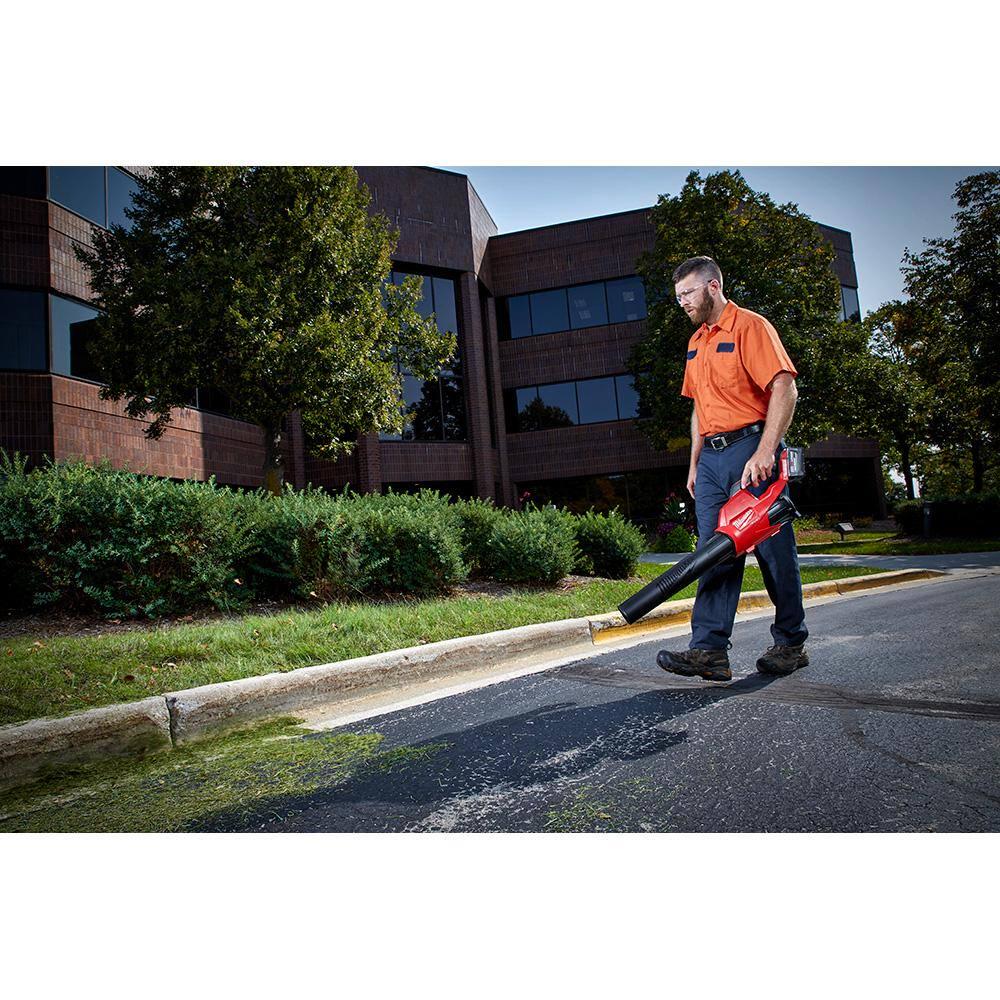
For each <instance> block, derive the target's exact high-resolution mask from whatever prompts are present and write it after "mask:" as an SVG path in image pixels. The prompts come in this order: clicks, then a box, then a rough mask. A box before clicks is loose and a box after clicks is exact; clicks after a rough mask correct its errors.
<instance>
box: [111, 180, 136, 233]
mask: <svg viewBox="0 0 1000 1000" xmlns="http://www.w3.org/2000/svg"><path fill="white" fill-rule="evenodd" d="M138 190H139V184H138V182H137V181H136V180H135V178H133V177H129V175H128V174H126V173H125V172H124V171H122V170H118V169H116V168H115V167H108V228H110V227H111V226H124V228H125V229H131V228H132V222H131V220H130V219H128V218H127V217H126V215H125V209H126V208H131V207H132V198H133V196H134V195H135V193H136V191H138Z"/></svg>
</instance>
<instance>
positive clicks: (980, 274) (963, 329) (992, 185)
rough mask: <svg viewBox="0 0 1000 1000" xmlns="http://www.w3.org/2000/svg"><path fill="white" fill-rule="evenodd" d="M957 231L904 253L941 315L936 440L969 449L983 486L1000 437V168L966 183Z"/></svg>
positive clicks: (934, 343) (933, 340)
mask: <svg viewBox="0 0 1000 1000" xmlns="http://www.w3.org/2000/svg"><path fill="white" fill-rule="evenodd" d="M953 198H954V199H955V201H956V203H957V204H958V211H957V212H956V213H955V215H954V216H953V218H954V220H955V232H954V234H953V235H952V236H950V237H948V238H943V239H927V240H924V249H923V250H922V251H921V252H920V253H917V254H914V253H911V252H910V251H909V250H907V251H906V252H905V253H904V255H903V267H902V271H903V276H904V281H905V288H906V292H907V294H908V295H909V296H910V297H911V299H912V300H914V301H915V302H916V303H918V304H919V305H920V307H921V308H922V309H924V310H926V311H928V312H932V313H934V314H936V315H937V316H938V317H939V318H940V324H939V327H938V328H937V331H936V333H935V335H934V336H930V337H928V339H927V340H926V341H925V342H924V343H923V344H922V345H921V346H922V351H923V355H924V364H925V365H926V366H927V368H928V369H931V368H933V372H934V373H933V381H934V385H935V394H936V397H937V399H938V407H937V418H936V420H935V425H934V428H933V432H934V433H933V438H934V441H933V443H935V444H937V445H939V446H941V447H945V448H947V447H958V448H967V449H968V452H969V458H970V460H971V463H972V476H973V489H974V490H976V491H978V490H981V489H982V488H983V482H984V478H985V474H986V472H987V470H988V468H989V467H990V466H991V465H992V464H995V462H996V442H997V440H998V436H1000V344H998V338H997V335H996V334H997V330H998V329H1000V171H996V170H991V171H985V172H984V173H980V174H973V175H972V176H970V177H966V178H965V179H964V180H962V181H959V183H958V184H957V185H956V186H955V191H954V194H953Z"/></svg>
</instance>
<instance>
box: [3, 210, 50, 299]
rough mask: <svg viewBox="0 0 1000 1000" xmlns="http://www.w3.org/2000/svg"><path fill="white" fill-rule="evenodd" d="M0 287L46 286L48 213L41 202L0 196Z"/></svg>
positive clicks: (47, 278)
mask: <svg viewBox="0 0 1000 1000" xmlns="http://www.w3.org/2000/svg"><path fill="white" fill-rule="evenodd" d="M0 285H14V286H17V287H20V288H31V289H36V290H44V289H46V288H48V285H49V228H48V210H47V206H46V204H45V202H44V201H35V200H32V199H30V198H16V197H14V196H13V195H8V194H0Z"/></svg>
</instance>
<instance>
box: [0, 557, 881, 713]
mask: <svg viewBox="0 0 1000 1000" xmlns="http://www.w3.org/2000/svg"><path fill="white" fill-rule="evenodd" d="M666 568H667V567H666V566H664V565H657V564H654V563H640V564H639V569H638V575H637V577H635V578H633V579H632V580H601V579H595V580H594V581H593V582H592V583H585V584H583V585H581V586H579V587H576V588H575V589H573V590H569V591H560V590H558V589H538V588H521V589H518V590H516V591H515V592H514V593H512V594H511V595H509V596H506V597H499V598H495V597H451V598H440V599H436V600H422V601H416V600H414V601H396V602H392V603H383V604H376V603H364V602H356V603H331V604H327V605H324V606H323V607H322V608H318V609H316V610H313V611H295V612H285V613H282V614H277V615H263V616H262V615H255V616H251V615H247V616H243V617H234V618H232V619H228V620H222V621H213V622H211V623H206V624H191V625H174V624H171V625H170V626H160V627H152V628H149V629H144V630H136V631H131V632H118V633H113V634H107V635H97V636H67V637H51V638H45V639H32V638H30V637H19V638H17V639H7V640H2V641H0V724H6V723H11V722H19V721H22V720H24V719H34V718H41V717H44V716H59V715H67V714H69V713H70V712H73V711H77V710H80V709H87V708H96V707H98V706H100V705H109V704H115V703H118V702H127V701H137V700H139V699H141V698H148V697H150V696H151V695H155V694H163V693H166V692H168V691H181V690H184V689H185V688H190V687H198V686H200V685H202V684H214V683H216V682H218V681H227V680H236V679H237V678H241V677H256V676H259V675H261V674H267V673H273V672H276V671H288V670H294V669H296V668H298V667H305V666H312V665H315V664H319V663H333V662H336V661H338V660H347V659H351V658H353V657H356V656H367V655H370V654H372V653H382V652H387V651H389V650H393V649H402V648H405V647H407V646H417V645H421V644H423V643H428V642H438V641H440V640H442V639H453V638H456V637H459V636H466V635H476V634H478V633H482V632H492V631H495V630H498V629H507V628H515V627H517V626H519V625H531V624H535V623H537V622H548V621H557V620H560V619H565V618H579V617H583V616H585V615H593V614H602V613H604V612H607V611H613V610H614V609H615V608H616V607H617V606H618V605H619V604H620V603H621V602H622V601H623V600H625V598H626V597H629V596H631V595H632V594H633V593H635V591H636V590H637V589H638V587H639V586H641V584H643V583H645V582H647V581H648V580H652V579H653V578H654V577H656V576H658V575H659V574H660V573H662V572H663V571H664V570H665V569H666ZM875 572H879V571H878V570H877V569H874V568H867V567H865V568H862V567H855V566H851V567H834V566H817V567H803V568H802V581H803V583H814V582H816V581H819V580H833V579H838V578H841V577H845V576H856V575H860V574H863V573H875ZM743 589H744V590H761V589H763V581H762V579H761V575H760V570H759V569H758V568H757V567H756V566H755V565H754V566H750V565H748V566H747V568H746V572H745V574H744V578H743ZM694 592H695V585H694V584H692V585H691V586H690V587H688V588H686V589H685V590H684V591H682V592H681V593H680V594H678V595H677V596H676V597H675V598H674V600H681V599H682V598H685V597H692V596H693V595H694Z"/></svg>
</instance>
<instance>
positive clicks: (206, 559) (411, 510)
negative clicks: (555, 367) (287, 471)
mask: <svg viewBox="0 0 1000 1000" xmlns="http://www.w3.org/2000/svg"><path fill="white" fill-rule="evenodd" d="M642 549H643V539H642V535H641V534H640V532H639V531H638V530H637V529H636V528H635V527H633V526H632V525H631V524H630V523H628V522H627V521H625V519H624V518H622V517H621V516H620V515H619V514H618V513H617V512H615V513H612V514H609V515H599V514H593V513H590V514H585V515H582V516H577V515H573V514H570V513H568V512H566V511H562V510H555V509H551V508H544V509H529V510H526V511H522V512H514V511H508V510H506V509H504V508H498V507H495V506H494V505H493V504H492V503H491V502H488V501H483V500H478V499H477V500H468V501H457V502H451V501H450V498H449V497H448V496H447V495H442V494H440V493H437V492H435V491H427V490H425V491H422V492H421V493H418V494H413V495H411V494H398V493H389V494H386V495H372V494H365V495H358V494H354V493H350V492H344V493H342V494H338V495H332V494H329V493H326V492H324V491H322V490H316V489H306V490H302V491H296V490H293V489H291V488H288V489H286V491H285V492H284V493H282V494H281V495H280V496H271V495H269V494H266V493H261V492H253V493H251V492H243V491H239V490H234V489H230V488H227V487H220V486H218V485H216V484H215V483H214V482H212V481H210V482H207V483H199V482H172V481H170V480H164V479H155V478H150V477H143V476H138V475H135V474H133V473H129V472H123V471H121V470H116V469H113V468H111V467H110V466H109V465H101V466H97V467H94V466H88V465H86V464H83V463H60V464H55V465H49V466H47V467H45V468H40V469H35V470H32V471H31V472H28V471H27V470H26V468H25V464H24V462H23V461H22V460H21V459H19V458H18V457H16V456H15V458H14V459H9V458H8V457H7V456H6V455H4V456H3V457H2V461H0V603H2V604H3V606H4V607H8V608H12V607H29V606H44V605H53V604H60V605H66V606H75V607H83V608H90V609H97V610H99V611H102V612H104V613H106V614H108V615H114V616H140V615H144V616H150V617H152V616H156V615H162V614H169V613H177V612H179V611H186V610H190V609H193V608H197V607H200V606H211V607H214V608H218V609H222V610H235V609H238V608H240V607H243V606H245V605H246V604H247V603H249V602H250V601H252V600H255V599H260V598H264V597H285V598H307V597H317V598H321V599H329V598H332V597H358V598H361V597H369V596H376V595H382V594H412V595H417V596H426V595H431V594H435V593H442V592H444V591H446V590H447V589H448V588H450V587H451V586H453V585H454V584H456V583H459V582H461V581H462V580H464V579H465V578H466V577H467V576H468V574H469V573H470V572H476V573H479V574H481V575H484V576H489V577H492V578H494V579H496V580H500V581H505V582H529V583H551V582H554V581H555V580H558V579H560V578H561V577H563V576H565V575H566V574H568V573H571V572H576V573H585V574H594V575H598V576H606V577H614V578H624V577H627V576H629V575H631V573H632V572H633V571H634V569H635V565H636V561H637V558H638V556H639V553H640V552H641V551H642Z"/></svg>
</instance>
